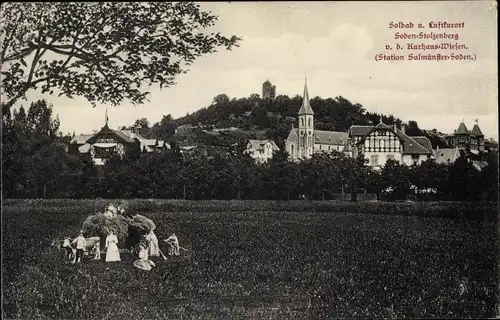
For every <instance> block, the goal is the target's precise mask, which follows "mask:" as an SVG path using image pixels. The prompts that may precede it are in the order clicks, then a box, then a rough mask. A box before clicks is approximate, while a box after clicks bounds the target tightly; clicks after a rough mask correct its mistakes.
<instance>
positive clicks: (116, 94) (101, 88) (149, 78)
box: [0, 2, 240, 110]
mask: <svg viewBox="0 0 500 320" xmlns="http://www.w3.org/2000/svg"><path fill="white" fill-rule="evenodd" d="M216 20H217V16H215V15H212V14H211V13H210V12H205V11H202V10H201V9H200V7H199V5H198V4H195V3H190V2H176V3H172V2H99V3H95V2H88V3H87V2H64V3H63V2H58V3H55V2H54V3H48V2H47V3H40V2H36V3H29V2H22V3H21V2H7V3H5V4H2V18H1V28H0V38H1V39H2V41H1V43H2V44H1V48H0V59H1V61H2V66H1V72H2V90H3V92H2V97H3V99H4V102H3V104H4V106H5V109H7V110H8V109H9V108H10V107H11V106H12V105H14V104H15V103H16V102H17V101H18V100H19V99H21V98H24V97H25V95H26V93H27V92H28V91H29V90H36V89H40V90H41V93H49V94H54V93H58V94H59V95H64V96H67V97H70V98H71V97H73V96H83V97H85V98H86V99H87V100H88V101H89V102H91V103H92V104H95V103H97V102H99V103H111V104H113V105H118V104H120V103H121V102H123V101H124V100H128V101H130V102H132V103H134V104H141V103H143V102H144V101H145V100H146V99H147V95H148V92H147V91H146V90H145V89H144V88H145V87H146V86H151V85H152V84H159V86H160V88H161V87H168V86H171V85H172V84H174V79H175V76H176V75H178V74H181V73H185V72H186V71H187V70H188V67H189V66H190V65H191V64H192V63H193V62H194V61H195V60H196V59H197V58H198V57H201V56H203V55H206V54H210V53H213V52H215V51H216V50H217V49H218V48H220V47H222V48H225V49H229V50H230V49H232V48H233V47H234V46H237V45H238V42H239V40H240V38H238V37H236V36H231V37H226V36H223V35H221V34H220V33H213V32H203V30H204V29H207V28H210V27H212V26H213V25H214V24H215V22H216Z"/></svg>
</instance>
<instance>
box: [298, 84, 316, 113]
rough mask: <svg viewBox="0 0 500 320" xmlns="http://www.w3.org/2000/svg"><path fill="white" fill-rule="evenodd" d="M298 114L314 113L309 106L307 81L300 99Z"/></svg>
mask: <svg viewBox="0 0 500 320" xmlns="http://www.w3.org/2000/svg"><path fill="white" fill-rule="evenodd" d="M299 114H311V115H313V114H314V112H313V110H312V108H311V105H310V104H309V92H308V91H307V80H306V82H305V84H304V96H303V97H302V106H301V107H300V110H299Z"/></svg>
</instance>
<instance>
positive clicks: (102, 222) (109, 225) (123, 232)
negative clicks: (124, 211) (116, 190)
mask: <svg viewBox="0 0 500 320" xmlns="http://www.w3.org/2000/svg"><path fill="white" fill-rule="evenodd" d="M128 224H129V219H128V218H126V217H124V216H122V215H116V216H115V217H111V218H110V217H106V216H104V215H102V214H97V215H91V216H88V217H87V219H85V221H84V222H83V225H82V230H83V233H84V234H86V235H89V236H98V237H100V238H101V244H102V245H103V246H104V245H105V243H104V240H105V239H106V237H107V236H108V234H109V231H111V230H112V231H113V232H114V233H115V235H116V236H117V237H118V244H123V243H125V241H126V240H127V238H128Z"/></svg>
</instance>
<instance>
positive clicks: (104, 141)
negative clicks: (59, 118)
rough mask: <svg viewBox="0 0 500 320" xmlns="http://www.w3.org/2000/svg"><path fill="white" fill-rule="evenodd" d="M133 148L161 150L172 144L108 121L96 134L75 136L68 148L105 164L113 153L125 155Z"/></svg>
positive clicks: (97, 162)
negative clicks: (109, 124) (111, 125)
mask: <svg viewBox="0 0 500 320" xmlns="http://www.w3.org/2000/svg"><path fill="white" fill-rule="evenodd" d="M133 148H139V149H140V150H141V152H160V151H161V150H163V149H165V148H166V149H170V145H169V144H168V143H166V142H165V141H163V140H157V139H146V138H144V137H143V136H141V135H140V134H139V132H138V129H137V128H131V129H130V130H117V129H112V128H110V127H109V126H108V122H107V121H106V124H105V125H104V127H102V128H101V130H100V131H99V132H97V133H95V134H81V135H78V136H74V137H73V139H72V140H71V142H70V145H69V148H68V150H69V152H72V153H79V154H85V153H88V154H90V156H91V157H92V159H93V161H94V164H96V165H104V164H105V162H106V160H107V159H109V158H111V157H112V156H113V155H119V156H124V155H125V154H126V153H127V152H129V151H130V150H133Z"/></svg>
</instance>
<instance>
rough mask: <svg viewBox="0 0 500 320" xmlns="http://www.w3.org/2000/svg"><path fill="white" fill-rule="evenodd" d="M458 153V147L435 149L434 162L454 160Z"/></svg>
mask: <svg viewBox="0 0 500 320" xmlns="http://www.w3.org/2000/svg"><path fill="white" fill-rule="evenodd" d="M458 155H459V153H458V148H443V149H436V163H448V162H455V160H456V159H457V158H458Z"/></svg>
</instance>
